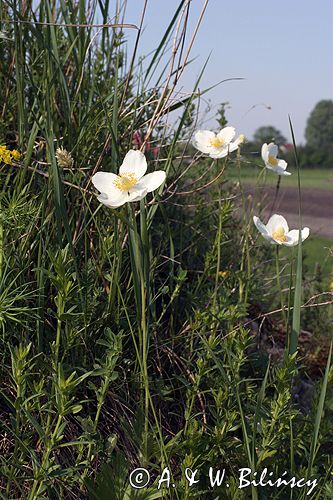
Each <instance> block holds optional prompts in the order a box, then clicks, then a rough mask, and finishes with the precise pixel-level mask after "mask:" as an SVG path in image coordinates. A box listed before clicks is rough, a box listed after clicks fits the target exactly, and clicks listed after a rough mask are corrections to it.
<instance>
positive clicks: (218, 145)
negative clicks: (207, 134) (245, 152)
mask: <svg viewBox="0 0 333 500" xmlns="http://www.w3.org/2000/svg"><path fill="white" fill-rule="evenodd" d="M224 143H225V141H224V140H223V139H220V138H219V137H217V136H216V137H213V139H211V140H210V144H211V145H212V146H213V148H221V147H222V146H224Z"/></svg>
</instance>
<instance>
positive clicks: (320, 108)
mask: <svg viewBox="0 0 333 500" xmlns="http://www.w3.org/2000/svg"><path fill="white" fill-rule="evenodd" d="M305 140H306V143H305V145H299V146H297V154H298V158H299V162H300V165H301V167H307V168H316V167H322V168H333V101H332V100H329V99H326V100H322V101H319V102H318V103H317V104H316V106H315V107H314V109H313V110H312V111H311V113H310V115H309V118H308V120H307V124H306V129H305ZM264 142H267V143H269V142H275V143H276V144H278V146H280V149H281V151H282V153H283V157H284V159H286V161H288V162H289V163H294V151H293V145H292V144H290V143H288V141H287V139H286V138H285V137H284V136H283V134H282V133H281V132H280V131H279V130H278V129H276V128H275V127H272V126H263V127H259V128H258V129H257V130H256V132H255V133H254V135H253V140H252V141H249V142H248V143H247V144H246V147H245V148H244V147H243V154H248V155H251V154H253V153H258V152H260V149H261V145H262V144H263V143H264Z"/></svg>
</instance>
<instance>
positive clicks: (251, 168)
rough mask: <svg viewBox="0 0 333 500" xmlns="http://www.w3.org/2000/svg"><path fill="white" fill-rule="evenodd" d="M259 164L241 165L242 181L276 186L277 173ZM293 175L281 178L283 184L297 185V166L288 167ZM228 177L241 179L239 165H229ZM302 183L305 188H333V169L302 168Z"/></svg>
mask: <svg viewBox="0 0 333 500" xmlns="http://www.w3.org/2000/svg"><path fill="white" fill-rule="evenodd" d="M259 164H260V162H259V161H258V163H257V164H254V163H253V164H252V165H246V166H244V164H243V165H242V166H241V170H240V174H241V181H242V183H244V184H256V183H257V182H259V183H260V184H265V185H266V186H275V185H276V183H277V179H278V177H277V175H276V174H274V173H273V172H270V171H269V170H267V169H265V168H264V167H262V166H259ZM288 170H289V171H290V172H291V173H292V175H289V176H285V177H283V178H282V179H281V181H282V182H281V184H282V185H283V186H287V187H289V186H290V187H297V172H296V170H295V168H288ZM227 178H228V179H230V180H239V170H238V168H237V167H234V166H232V167H229V168H228V170H227ZM301 185H302V187H304V188H320V189H333V169H332V170H329V169H323V168H314V169H310V168H307V169H303V170H301Z"/></svg>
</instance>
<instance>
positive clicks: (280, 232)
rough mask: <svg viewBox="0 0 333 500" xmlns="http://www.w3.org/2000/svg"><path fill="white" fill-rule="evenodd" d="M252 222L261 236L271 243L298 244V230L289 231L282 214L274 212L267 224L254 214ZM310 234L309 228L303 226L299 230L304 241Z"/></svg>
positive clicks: (288, 245)
mask: <svg viewBox="0 0 333 500" xmlns="http://www.w3.org/2000/svg"><path fill="white" fill-rule="evenodd" d="M253 222H254V223H255V225H256V227H257V229H258V230H259V231H260V233H261V234H262V235H263V237H264V238H265V239H266V240H267V241H269V242H270V243H271V244H272V245H286V246H287V247H293V246H295V245H297V244H298V237H299V230H298V229H293V230H292V231H289V227H288V223H287V221H286V219H285V218H284V217H282V215H277V214H274V215H272V217H271V218H270V219H269V221H268V222H267V224H266V225H265V224H263V223H262V222H261V220H260V219H259V217H256V216H254V217H253ZM309 234H310V229H309V228H308V227H305V228H304V229H302V231H301V238H302V241H304V240H305V239H306V238H307V237H308V236H309Z"/></svg>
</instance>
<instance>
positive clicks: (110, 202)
mask: <svg viewBox="0 0 333 500" xmlns="http://www.w3.org/2000/svg"><path fill="white" fill-rule="evenodd" d="M146 170H147V161H146V157H145V155H144V154H143V153H141V151H136V150H134V149H131V150H130V151H129V152H128V153H127V154H126V156H125V158H124V161H123V164H122V165H121V167H120V168H119V174H118V175H116V174H112V173H111V172H97V173H96V174H95V175H94V176H93V177H92V183H93V185H94V186H95V188H96V189H98V191H100V193H101V194H100V195H99V196H97V199H98V200H99V201H100V202H101V203H103V204H104V205H106V206H107V207H111V208H117V207H120V206H121V205H124V204H125V203H126V202H128V201H139V200H142V198H144V197H145V196H146V194H147V193H151V192H152V191H154V190H155V189H157V188H159V187H160V186H161V184H163V182H164V181H165V177H166V174H165V172H164V171H163V170H157V171H156V172H152V173H151V174H147V175H145V173H146Z"/></svg>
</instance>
